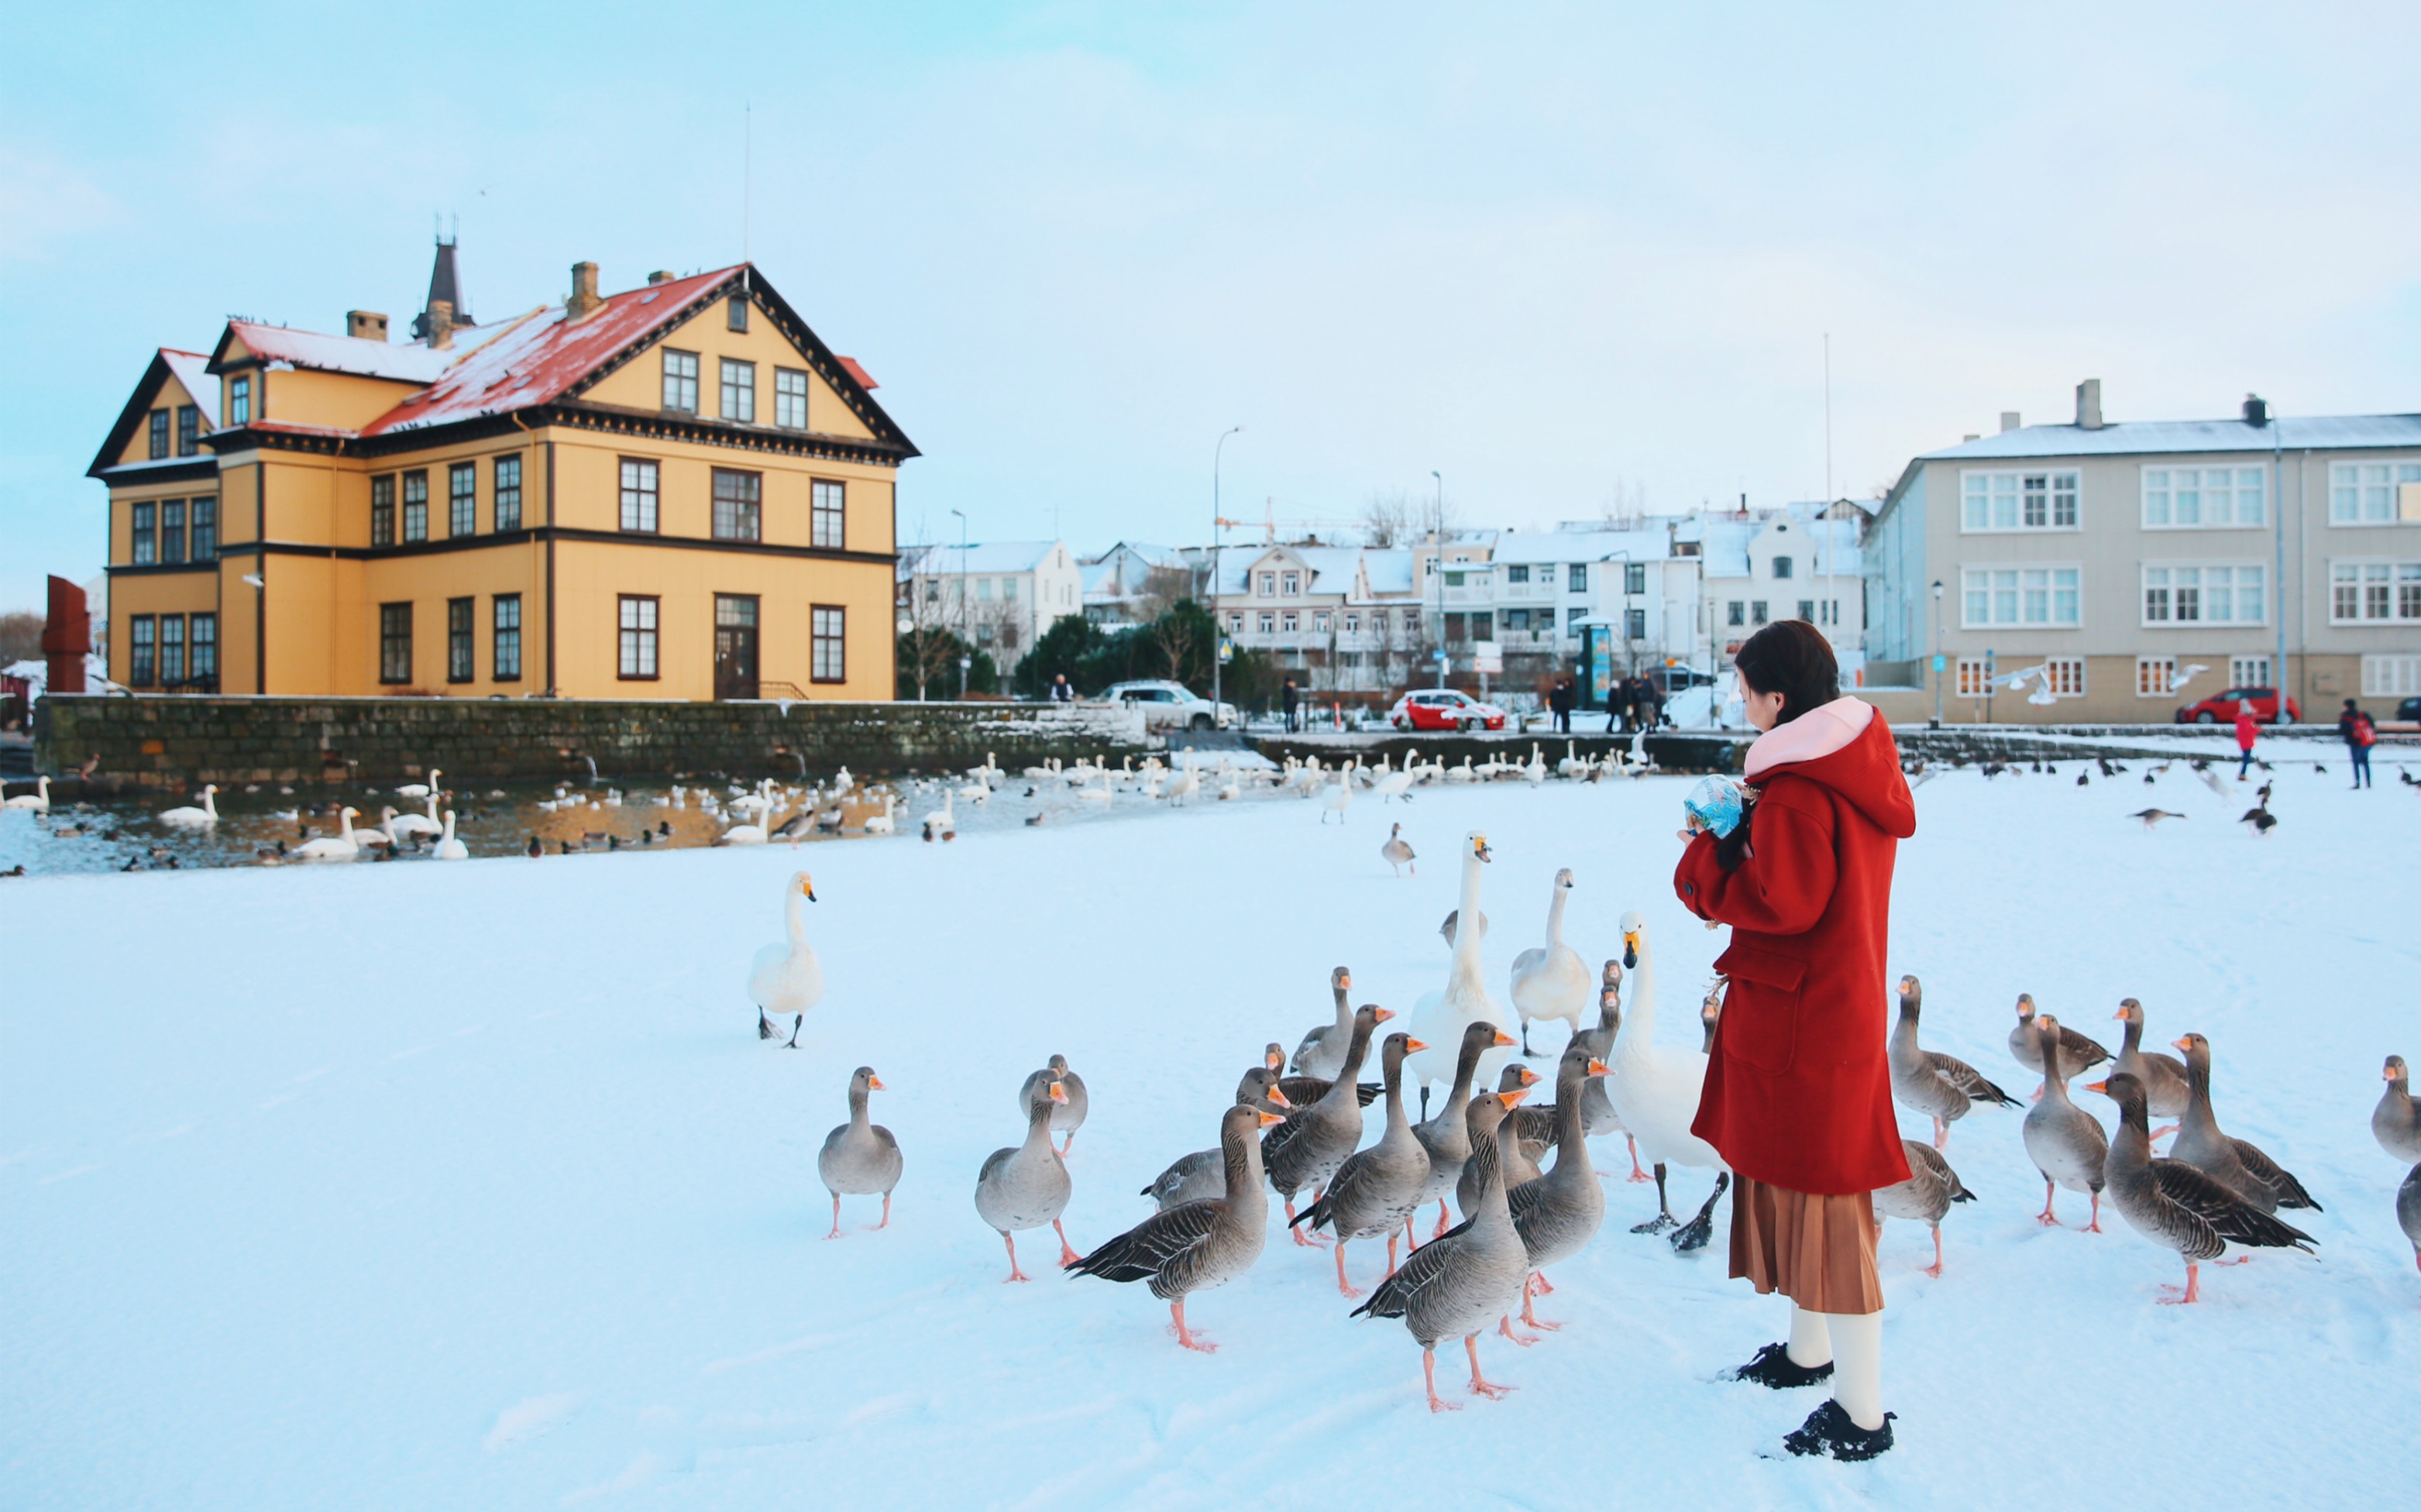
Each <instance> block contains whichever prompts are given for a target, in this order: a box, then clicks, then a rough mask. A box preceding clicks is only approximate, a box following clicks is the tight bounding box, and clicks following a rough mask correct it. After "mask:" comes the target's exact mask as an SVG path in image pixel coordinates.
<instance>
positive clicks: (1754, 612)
mask: <svg viewBox="0 0 2421 1512" xmlns="http://www.w3.org/2000/svg"><path fill="white" fill-rule="evenodd" d="M1748 622H1749V623H1750V624H1752V625H1762V624H1764V623H1765V600H1762V599H1751V600H1749V601H1748Z"/></svg>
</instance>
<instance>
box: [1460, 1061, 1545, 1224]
mask: <svg viewBox="0 0 2421 1512" xmlns="http://www.w3.org/2000/svg"><path fill="white" fill-rule="evenodd" d="M1516 1071H1520V1072H1522V1073H1523V1074H1521V1075H1516V1074H1515V1072H1516ZM1538 1080H1539V1073H1538V1072H1536V1071H1532V1070H1530V1069H1529V1068H1527V1067H1514V1066H1507V1067H1506V1068H1505V1074H1504V1075H1502V1076H1500V1077H1498V1078H1497V1079H1496V1090H1497V1091H1498V1092H1499V1093H1505V1092H1523V1091H1526V1090H1528V1089H1529V1087H1530V1085H1531V1084H1532V1083H1535V1082H1537V1081H1538ZM1478 1100H1479V1101H1481V1102H1486V1101H1487V1100H1489V1099H1488V1097H1487V1095H1486V1094H1482V1095H1481V1096H1480V1098H1479V1099H1478ZM1529 1111H1530V1110H1528V1109H1527V1108H1518V1107H1517V1108H1509V1109H1507V1111H1506V1112H1504V1113H1492V1112H1490V1111H1489V1110H1488V1109H1486V1108H1482V1109H1480V1110H1479V1111H1478V1112H1477V1113H1476V1114H1475V1115H1473V1116H1472V1119H1471V1126H1472V1128H1473V1129H1475V1130H1490V1131H1493V1130H1494V1129H1495V1127H1496V1124H1497V1122H1498V1120H1500V1119H1502V1120H1503V1121H1504V1123H1505V1124H1506V1126H1507V1129H1508V1130H1509V1131H1510V1133H1511V1135H1512V1137H1511V1138H1509V1139H1507V1141H1506V1142H1505V1161H1504V1163H1505V1190H1506V1191H1507V1192H1511V1191H1512V1190H1513V1189H1514V1188H1515V1187H1518V1186H1521V1185H1523V1183H1525V1182H1530V1181H1536V1180H1538V1179H1539V1177H1540V1176H1542V1175H1544V1174H1545V1173H1543V1172H1541V1171H1540V1170H1539V1161H1538V1155H1544V1154H1545V1153H1546V1152H1547V1146H1545V1145H1543V1144H1541V1145H1539V1146H1537V1151H1538V1154H1537V1155H1534V1154H1532V1153H1531V1151H1530V1150H1529V1149H1527V1148H1525V1147H1524V1146H1525V1145H1526V1144H1527V1139H1526V1136H1524V1134H1523V1130H1522V1118H1521V1115H1523V1114H1524V1113H1527V1112H1529ZM1548 1122H1549V1127H1550V1128H1552V1127H1553V1125H1554V1115H1553V1114H1552V1113H1550V1114H1549V1115H1548ZM1479 1184H1480V1176H1479V1173H1478V1172H1476V1171H1475V1170H1473V1169H1472V1168H1471V1164H1470V1162H1469V1161H1465V1162H1463V1167H1462V1174H1461V1175H1460V1176H1458V1177H1455V1178H1454V1208H1455V1211H1457V1212H1459V1213H1460V1214H1462V1216H1463V1217H1465V1218H1468V1217H1470V1216H1471V1215H1472V1214H1473V1213H1475V1212H1477V1211H1478V1210H1479ZM1507 1200H1508V1201H1509V1200H1510V1199H1509V1198H1508V1199H1507Z"/></svg>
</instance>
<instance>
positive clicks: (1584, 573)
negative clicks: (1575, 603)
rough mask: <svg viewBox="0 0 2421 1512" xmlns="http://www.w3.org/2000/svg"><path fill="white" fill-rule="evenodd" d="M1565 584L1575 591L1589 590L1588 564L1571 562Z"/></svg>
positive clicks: (1584, 591)
mask: <svg viewBox="0 0 2421 1512" xmlns="http://www.w3.org/2000/svg"><path fill="white" fill-rule="evenodd" d="M1564 586H1565V587H1567V588H1569V589H1570V590H1571V591H1572V592H1574V593H1586V592H1588V564H1587V563H1586V562H1573V563H1571V564H1570V566H1569V567H1568V568H1567V569H1566V571H1565V579H1564Z"/></svg>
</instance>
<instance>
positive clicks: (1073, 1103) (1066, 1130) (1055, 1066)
mask: <svg viewBox="0 0 2421 1512" xmlns="http://www.w3.org/2000/svg"><path fill="white" fill-rule="evenodd" d="M1051 1082H1056V1083H1059V1086H1060V1088H1061V1090H1062V1091H1064V1092H1065V1093H1066V1094H1067V1095H1066V1096H1065V1097H1063V1098H1061V1099H1058V1101H1057V1103H1056V1105H1055V1106H1054V1107H1053V1108H1052V1110H1051V1131H1052V1132H1053V1133H1054V1134H1065V1135H1067V1136H1068V1138H1067V1141H1066V1142H1065V1143H1064V1144H1062V1145H1061V1146H1059V1153H1060V1154H1061V1155H1062V1156H1064V1155H1066V1154H1067V1153H1068V1152H1069V1151H1070V1150H1071V1149H1073V1148H1075V1146H1076V1130H1079V1129H1082V1128H1084V1127H1085V1115H1086V1114H1087V1113H1089V1112H1091V1111H1092V1107H1093V1099H1092V1096H1091V1094H1089V1093H1087V1092H1086V1090H1085V1079H1084V1078H1083V1077H1081V1076H1078V1075H1077V1074H1076V1073H1075V1072H1073V1071H1071V1070H1070V1069H1068V1057H1067V1056H1065V1055H1054V1056H1052V1057H1051V1061H1050V1064H1049V1065H1047V1066H1045V1067H1044V1068H1042V1069H1041V1070H1039V1071H1037V1072H1035V1073H1034V1074H1033V1075H1032V1076H1029V1077H1027V1078H1026V1079H1025V1084H1024V1085H1023V1086H1022V1087H1020V1088H1018V1090H1017V1100H1018V1105H1019V1106H1021V1107H1023V1106H1026V1105H1027V1104H1029V1103H1031V1102H1032V1101H1033V1099H1034V1095H1035V1093H1036V1092H1037V1091H1039V1089H1040V1088H1041V1087H1042V1086H1043V1084H1044V1083H1051Z"/></svg>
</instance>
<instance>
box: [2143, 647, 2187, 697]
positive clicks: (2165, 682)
mask: <svg viewBox="0 0 2421 1512" xmlns="http://www.w3.org/2000/svg"><path fill="white" fill-rule="evenodd" d="M2177 691H2178V659H2177V658H2176V657H2174V656H2139V657H2137V658H2135V696H2136V697H2138V698H2166V697H2168V696H2170V695H2171V694H2175V693H2176V692H2177Z"/></svg>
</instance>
